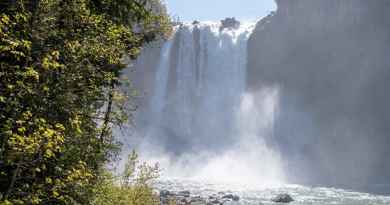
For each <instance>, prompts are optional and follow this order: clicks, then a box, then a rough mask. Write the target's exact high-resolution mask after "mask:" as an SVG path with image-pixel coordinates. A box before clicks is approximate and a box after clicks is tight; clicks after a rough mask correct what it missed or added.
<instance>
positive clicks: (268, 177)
mask: <svg viewBox="0 0 390 205" xmlns="http://www.w3.org/2000/svg"><path fill="white" fill-rule="evenodd" d="M220 26H221V25H220V24H219V23H212V22H209V23H199V24H196V25H193V24H183V25H181V26H178V27H177V28H176V31H175V34H174V36H173V37H172V38H171V39H170V40H168V41H167V42H165V43H163V44H162V46H161V49H160V55H159V56H152V57H150V56H149V57H145V58H141V60H142V61H155V60H156V59H158V63H157V66H155V68H154V69H153V71H152V72H149V73H152V74H153V76H152V79H153V80H152V82H151V85H149V87H150V90H148V91H146V93H148V95H149V96H148V97H147V98H146V99H147V102H145V104H146V105H143V106H144V107H143V108H142V112H140V113H139V114H138V115H137V116H136V120H135V122H136V125H137V127H136V130H135V133H134V134H133V135H134V136H132V139H133V141H130V142H125V144H131V148H135V149H137V150H138V151H139V152H140V154H141V156H142V157H143V158H144V159H146V160H147V161H149V162H153V161H156V162H158V163H160V166H161V168H162V174H163V176H162V179H163V180H162V181H160V182H159V183H158V184H157V185H156V186H157V187H156V188H158V189H167V190H173V191H175V190H177V191H182V190H189V191H191V193H192V194H195V195H200V196H204V197H207V196H208V195H210V194H215V193H218V192H221V191H223V192H229V191H230V192H234V193H236V194H238V195H239V196H240V197H241V200H240V202H239V204H259V202H261V203H263V204H270V203H271V202H270V198H271V197H273V196H275V195H276V194H278V193H285V192H286V193H289V194H291V195H292V196H293V198H294V199H295V200H296V201H295V202H294V203H292V204H340V205H344V204H345V205H347V204H351V205H352V204H354V205H358V204H379V205H380V204H390V198H388V197H387V198H386V197H380V196H374V195H369V194H363V193H356V192H350V191H344V190H339V189H331V188H311V187H304V186H284V185H283V184H288V179H286V178H285V176H286V174H285V172H286V171H288V170H283V168H282V167H283V166H282V157H281V156H280V153H279V152H278V151H277V150H275V149H273V147H272V139H273V137H274V136H273V133H274V121H275V118H276V117H277V116H278V106H279V95H280V94H281V93H280V90H279V88H278V86H277V85H275V86H272V87H263V88H262V89H259V90H256V91H251V92H247V89H246V85H247V80H246V78H247V77H246V74H247V62H246V61H247V43H248V38H249V37H250V34H251V33H252V30H253V29H254V26H255V24H254V23H242V24H241V26H240V27H239V28H234V29H233V28H225V29H220V28H221V27H220ZM147 51H148V50H146V52H147ZM134 139H135V140H134ZM134 144H135V146H134ZM174 178H180V179H181V180H177V179H176V180H173V179H174ZM183 179H185V180H183Z"/></svg>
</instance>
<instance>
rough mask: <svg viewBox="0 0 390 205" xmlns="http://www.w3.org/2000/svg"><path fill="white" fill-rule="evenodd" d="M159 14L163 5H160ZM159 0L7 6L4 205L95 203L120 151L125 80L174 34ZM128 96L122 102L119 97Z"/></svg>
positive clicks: (1, 83) (38, 1)
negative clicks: (142, 56) (147, 48)
mask: <svg viewBox="0 0 390 205" xmlns="http://www.w3.org/2000/svg"><path fill="white" fill-rule="evenodd" d="M156 8H159V9H156ZM161 8H163V7H162V6H161V4H160V3H159V1H154V0H144V1H142V0H5V1H1V2H0V11H1V13H0V193H1V195H0V204H88V203H89V202H90V201H91V198H93V197H94V196H93V187H94V186H95V185H96V184H98V183H99V175H100V174H101V173H102V171H101V170H102V167H103V166H104V164H106V163H107V162H108V161H110V160H111V159H112V158H113V156H115V153H116V151H117V150H118V149H119V145H118V143H117V142H116V141H115V139H114V138H113V136H112V133H111V127H112V126H114V125H118V124H121V123H122V122H124V121H125V120H126V116H127V115H126V113H125V112H124V110H125V109H126V108H125V107H124V105H123V104H121V103H120V102H123V99H124V98H125V97H126V96H124V95H123V94H121V93H120V90H119V89H118V87H119V85H120V84H121V83H122V82H121V80H120V78H119V76H120V73H121V71H122V70H123V69H124V68H125V67H126V65H127V63H128V62H129V61H131V60H133V59H135V58H136V57H137V55H138V54H139V52H140V49H141V47H142V46H143V45H144V44H145V43H148V42H150V41H153V40H155V39H157V38H161V37H165V36H167V35H169V33H170V23H169V18H168V17H167V15H166V13H164V10H163V9H162V10H161ZM120 99H122V101H120Z"/></svg>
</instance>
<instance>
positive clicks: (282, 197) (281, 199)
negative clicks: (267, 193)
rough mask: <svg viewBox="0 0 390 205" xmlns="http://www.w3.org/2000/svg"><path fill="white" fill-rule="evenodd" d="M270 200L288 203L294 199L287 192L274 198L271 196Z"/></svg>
mask: <svg viewBox="0 0 390 205" xmlns="http://www.w3.org/2000/svg"><path fill="white" fill-rule="evenodd" d="M271 201H273V202H276V203H290V202H292V201H294V199H293V198H292V197H291V196H290V195H288V194H279V195H277V196H276V197H275V198H272V199H271Z"/></svg>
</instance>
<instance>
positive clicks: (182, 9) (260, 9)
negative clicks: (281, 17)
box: [165, 0, 276, 22]
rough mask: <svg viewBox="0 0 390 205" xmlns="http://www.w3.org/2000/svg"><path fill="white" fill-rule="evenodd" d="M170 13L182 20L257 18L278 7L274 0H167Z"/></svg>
mask: <svg viewBox="0 0 390 205" xmlns="http://www.w3.org/2000/svg"><path fill="white" fill-rule="evenodd" d="M165 3H166V4H167V7H168V11H169V14H170V15H171V16H173V17H180V20H181V21H184V22H191V21H194V20H198V21H219V20H221V19H224V18H226V17H235V18H236V19H238V20H255V19H258V18H260V17H263V16H265V15H267V14H268V13H270V12H271V11H274V10H275V9H276V4H275V2H274V0H165Z"/></svg>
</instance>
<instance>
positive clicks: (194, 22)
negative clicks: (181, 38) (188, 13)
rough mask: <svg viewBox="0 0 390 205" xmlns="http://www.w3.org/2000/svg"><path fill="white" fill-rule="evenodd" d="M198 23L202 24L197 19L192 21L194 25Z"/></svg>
mask: <svg viewBox="0 0 390 205" xmlns="http://www.w3.org/2000/svg"><path fill="white" fill-rule="evenodd" d="M197 24H200V22H199V21H197V20H195V21H193V22H192V25H197Z"/></svg>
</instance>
